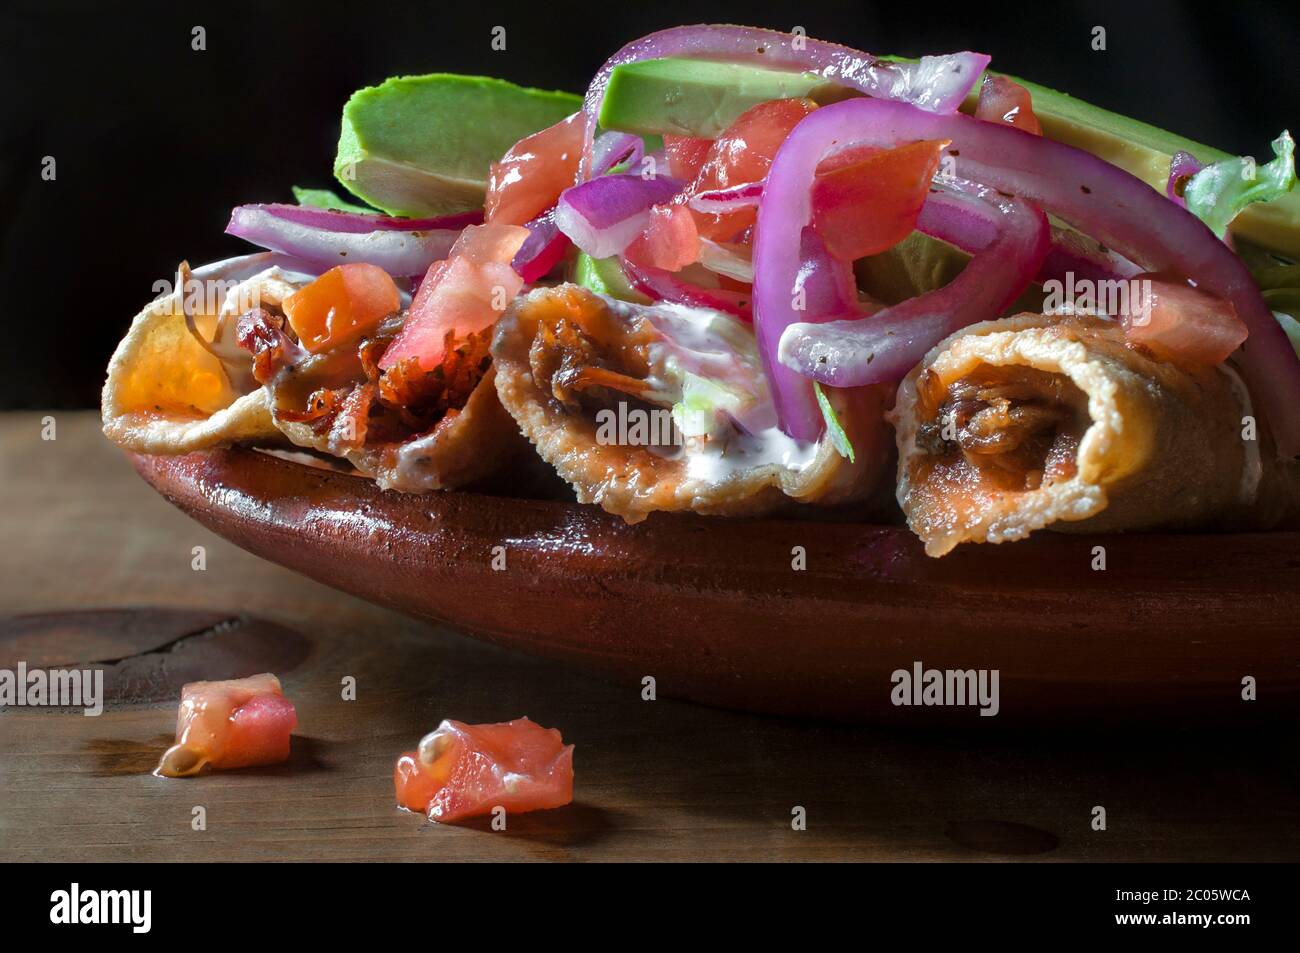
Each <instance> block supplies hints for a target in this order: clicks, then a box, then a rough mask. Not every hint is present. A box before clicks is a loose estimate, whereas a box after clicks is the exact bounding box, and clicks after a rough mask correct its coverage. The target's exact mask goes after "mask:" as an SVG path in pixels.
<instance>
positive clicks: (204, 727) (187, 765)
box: [157, 673, 298, 778]
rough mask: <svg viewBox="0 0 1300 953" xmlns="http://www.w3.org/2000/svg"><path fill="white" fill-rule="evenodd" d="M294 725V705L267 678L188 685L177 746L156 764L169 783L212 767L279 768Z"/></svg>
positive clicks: (183, 694)
mask: <svg viewBox="0 0 1300 953" xmlns="http://www.w3.org/2000/svg"><path fill="white" fill-rule="evenodd" d="M297 724H298V714H297V712H296V711H295V710H294V707H293V702H291V701H289V700H288V699H287V698H285V697H284V692H283V691H282V690H281V688H280V680H279V679H278V678H276V677H275V676H274V675H271V674H269V673H268V674H264V675H253V676H252V677H250V678H240V679H234V680H232V681H225V682H190V683H189V684H188V685H185V686H184V687H183V688H182V689H181V707H180V711H179V712H177V715H176V744H174V745H172V746H171V747H170V748H168V749H167V751H166V753H165V754H164V755H163V756H162V760H161V761H160V762H158V771H157V773H158V774H160V775H163V776H165V777H169V778H179V777H185V776H187V775H192V774H198V772H199V771H200V770H201V769H202V768H203V767H204V765H211V766H212V767H213V768H217V769H225V768H247V767H252V766H253V765H259V764H278V763H279V762H281V761H284V760H286V759H287V758H288V757H289V736H290V735H291V734H292V733H293V729H294V728H295V727H296V726H297Z"/></svg>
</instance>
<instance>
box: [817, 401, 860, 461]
mask: <svg viewBox="0 0 1300 953" xmlns="http://www.w3.org/2000/svg"><path fill="white" fill-rule="evenodd" d="M813 390H815V391H816V392H817V406H818V407H820V408H821V409H822V417H824V418H825V420H826V432H827V433H828V434H829V435H830V438H831V443H832V444H834V446H835V449H836V450H837V451H839V454H840V456H841V457H844V458H846V459H847V460H848V461H849V463H853V462H854V456H853V444H852V443H850V442H849V435H848V434H847V433H845V432H844V428H843V427H842V426H840V419H839V418H838V417H836V416H835V408H834V407H832V406H831V402H830V398H828V397H827V396H826V392H825V391H824V390H822V385H821V384H819V383H818V382H817V381H813Z"/></svg>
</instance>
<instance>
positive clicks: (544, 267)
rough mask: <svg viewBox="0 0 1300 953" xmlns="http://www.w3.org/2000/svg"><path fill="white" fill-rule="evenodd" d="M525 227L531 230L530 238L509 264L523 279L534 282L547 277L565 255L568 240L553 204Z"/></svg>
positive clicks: (530, 282)
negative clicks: (557, 223) (561, 228)
mask: <svg viewBox="0 0 1300 953" xmlns="http://www.w3.org/2000/svg"><path fill="white" fill-rule="evenodd" d="M524 227H525V228H526V229H528V237H527V238H525V239H524V243H523V245H521V246H520V247H519V251H518V252H517V253H516V254H515V257H514V260H513V261H511V262H510V267H511V268H513V269H514V270H515V273H516V274H517V275H519V277H520V278H522V279H524V283H525V284H532V283H533V282H534V281H536V280H537V279H539V278H541V277H543V276H545V275H546V274H547V273H548V272H549V271H550V270H551V269H552V268H554V267H555V266H556V265H557V264H558V263H559V261H560V259H561V258H563V257H564V252H565V250H566V249H568V247H569V239H568V237H567V236H566V235H565V234H564V233H563V232H561V231H560V229H559V227H558V226H557V225H556V224H555V207H554V206H552V207H551V208H548V209H547V210H546V211H545V212H543V213H542V214H541V215H539V216H537V217H536V218H535V219H533V220H532V221H531V222H529V223H528V224H527V225H525V226H524Z"/></svg>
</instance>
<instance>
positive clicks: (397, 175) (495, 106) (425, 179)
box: [334, 73, 582, 218]
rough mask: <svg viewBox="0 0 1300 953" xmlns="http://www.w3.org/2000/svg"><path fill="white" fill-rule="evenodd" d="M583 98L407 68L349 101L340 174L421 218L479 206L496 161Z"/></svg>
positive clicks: (393, 211) (385, 206) (386, 205)
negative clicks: (410, 72)
mask: <svg viewBox="0 0 1300 953" xmlns="http://www.w3.org/2000/svg"><path fill="white" fill-rule="evenodd" d="M581 106H582V99H581V97H579V96H575V95H574V94H573V93H565V92H551V91H547V90H541V89H530V88H526V87H522V86H516V85H515V84H514V83H508V82H506V81H505V80H500V79H491V78H489V77H485V76H460V75H457V74H454V73H434V74H431V75H428V76H401V77H396V78H394V79H389V80H386V81H384V82H383V83H381V84H380V85H378V86H368V87H366V88H365V89H362V90H358V91H357V92H355V93H353V94H352V97H351V98H350V99H349V100H348V101H347V103H346V105H344V107H343V131H342V133H341V134H340V135H339V147H338V155H337V156H336V157H335V159H334V175H335V177H336V178H337V179H338V180H339V182H340V183H341V184H342V185H343V187H344V188H345V189H347V190H348V191H349V192H351V193H352V194H353V195H355V196H356V197H357V198H359V199H362V200H363V201H365V202H367V203H369V204H370V205H373V206H374V207H375V208H378V209H381V210H383V211H385V212H387V213H388V214H390V215H403V216H407V217H411V218H417V217H423V216H433V215H449V214H453V213H455V212H466V211H469V210H471V209H475V208H479V207H480V206H482V204H483V198H484V195H485V194H486V191H487V177H488V166H489V165H490V164H491V163H493V162H495V161H496V160H498V159H500V158H501V156H502V155H503V154H504V153H505V152H506V150H507V149H509V148H510V147H511V146H513V145H514V144H515V143H516V142H518V141H519V140H520V139H522V138H523V137H524V136H528V135H531V134H532V133H534V132H537V131H539V130H541V129H545V128H546V127H547V126H551V125H554V124H555V123H557V122H559V121H560V120H561V119H564V118H565V117H566V116H569V115H571V114H572V113H574V112H576V111H577V110H578V109H580V108H581Z"/></svg>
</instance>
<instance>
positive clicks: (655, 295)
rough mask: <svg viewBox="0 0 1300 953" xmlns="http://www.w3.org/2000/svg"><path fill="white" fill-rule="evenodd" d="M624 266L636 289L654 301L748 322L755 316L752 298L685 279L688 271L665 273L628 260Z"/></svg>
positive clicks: (706, 276) (623, 262) (629, 279)
mask: <svg viewBox="0 0 1300 953" xmlns="http://www.w3.org/2000/svg"><path fill="white" fill-rule="evenodd" d="M621 263H622V266H623V274H625V275H626V276H627V280H628V281H629V282H631V283H632V287H633V288H635V289H636V290H637V291H640V292H641V293H642V294H644V295H645V296H646V297H648V298H650V299H651V300H653V301H668V302H671V303H673V304H681V305H686V306H687V307H689V308H712V309H713V310H714V311H725V312H727V313H728V314H734V315H735V316H736V317H738V318H744V319H745V320H746V321H748V320H750V319H751V318H752V317H753V305H752V302H751V299H750V296H749V295H747V294H745V293H743V292H739V291H729V290H727V289H726V288H718V287H709V286H708V285H706V284H705V283H704V282H703V281H686V280H683V278H682V277H681V274H683V273H685V270H683V272H681V273H674V272H671V271H664V270H662V269H660V268H652V267H650V266H648V265H637V264H635V263H633V262H630V261H628V260H627V259H626V258H624V259H622V260H621ZM702 274H703V277H704V278H705V279H707V278H708V277H709V275H708V272H707V271H705V272H703V273H702ZM715 283H716V280H715Z"/></svg>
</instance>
